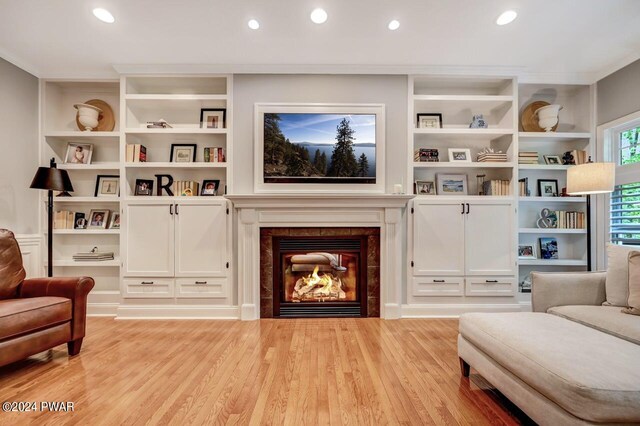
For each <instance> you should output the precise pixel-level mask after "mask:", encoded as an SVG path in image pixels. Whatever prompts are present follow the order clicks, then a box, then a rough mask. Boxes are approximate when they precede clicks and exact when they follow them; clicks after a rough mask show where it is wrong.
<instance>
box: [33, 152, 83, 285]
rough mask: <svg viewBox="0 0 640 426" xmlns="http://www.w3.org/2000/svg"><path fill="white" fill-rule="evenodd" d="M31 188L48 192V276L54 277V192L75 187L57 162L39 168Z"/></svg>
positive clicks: (52, 160)
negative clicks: (58, 166)
mask: <svg viewBox="0 0 640 426" xmlns="http://www.w3.org/2000/svg"><path fill="white" fill-rule="evenodd" d="M29 188H33V189H44V190H46V191H47V249H48V250H47V259H48V263H47V276H48V277H52V276H53V191H63V192H73V185H72V184H71V179H69V173H67V171H66V170H60V169H58V168H57V167H56V160H55V158H52V159H51V160H50V161H49V167H38V170H37V171H36V174H35V176H34V177H33V180H32V181H31V185H30V186H29Z"/></svg>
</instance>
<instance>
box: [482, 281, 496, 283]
mask: <svg viewBox="0 0 640 426" xmlns="http://www.w3.org/2000/svg"><path fill="white" fill-rule="evenodd" d="M484 282H486V283H497V282H498V280H485V281H484Z"/></svg>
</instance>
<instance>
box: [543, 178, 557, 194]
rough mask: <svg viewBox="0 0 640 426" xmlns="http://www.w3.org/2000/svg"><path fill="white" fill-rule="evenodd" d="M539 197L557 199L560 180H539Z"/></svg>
mask: <svg viewBox="0 0 640 426" xmlns="http://www.w3.org/2000/svg"><path fill="white" fill-rule="evenodd" d="M538 195H539V196H540V197H557V196H558V180H557V179H538Z"/></svg>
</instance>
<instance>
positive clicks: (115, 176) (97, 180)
mask: <svg viewBox="0 0 640 426" xmlns="http://www.w3.org/2000/svg"><path fill="white" fill-rule="evenodd" d="M105 178H107V179H109V178H110V179H118V187H117V190H116V194H115V195H113V197H118V196H120V176H119V175H97V176H96V189H95V191H94V192H93V196H94V197H99V195H98V194H99V193H100V181H101V180H102V179H105ZM102 197H111V195H102Z"/></svg>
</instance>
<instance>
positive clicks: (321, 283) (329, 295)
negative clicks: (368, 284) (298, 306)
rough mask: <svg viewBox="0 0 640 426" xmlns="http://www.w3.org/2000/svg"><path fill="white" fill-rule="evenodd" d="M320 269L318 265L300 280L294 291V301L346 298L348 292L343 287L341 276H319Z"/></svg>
mask: <svg viewBox="0 0 640 426" xmlns="http://www.w3.org/2000/svg"><path fill="white" fill-rule="evenodd" d="M318 269H319V267H318V266H317V265H316V267H315V268H314V269H313V272H312V273H311V274H310V275H309V276H306V277H302V278H300V279H299V280H298V282H297V283H296V285H295V288H294V291H293V299H294V301H299V300H313V299H318V300H320V301H323V300H325V299H345V298H346V294H345V292H344V290H343V289H342V281H340V278H337V277H333V276H332V275H331V274H322V276H319V275H318Z"/></svg>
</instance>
